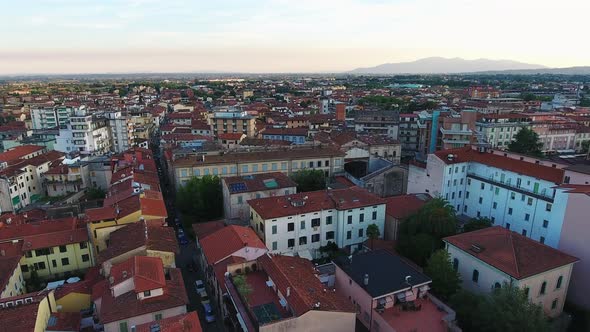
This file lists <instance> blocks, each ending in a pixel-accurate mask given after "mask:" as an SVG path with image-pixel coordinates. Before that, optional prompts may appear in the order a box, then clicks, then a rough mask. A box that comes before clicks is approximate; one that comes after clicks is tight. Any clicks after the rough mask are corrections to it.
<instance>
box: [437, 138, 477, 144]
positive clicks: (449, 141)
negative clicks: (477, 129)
mask: <svg viewBox="0 0 590 332" xmlns="http://www.w3.org/2000/svg"><path fill="white" fill-rule="evenodd" d="M442 141H443V143H445V144H470V143H471V141H469V140H468V139H445V138H443V140H442Z"/></svg>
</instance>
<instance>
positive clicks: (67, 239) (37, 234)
mask: <svg viewBox="0 0 590 332" xmlns="http://www.w3.org/2000/svg"><path fill="white" fill-rule="evenodd" d="M9 240H22V241H23V250H34V249H39V248H48V247H53V246H59V245H65V244H72V243H78V242H83V241H88V232H87V231H86V228H85V227H84V226H83V225H81V224H80V223H79V222H78V219H77V218H75V217H70V218H63V219H56V220H45V221H39V222H30V223H26V224H21V225H18V224H10V225H3V226H1V227H0V241H9Z"/></svg>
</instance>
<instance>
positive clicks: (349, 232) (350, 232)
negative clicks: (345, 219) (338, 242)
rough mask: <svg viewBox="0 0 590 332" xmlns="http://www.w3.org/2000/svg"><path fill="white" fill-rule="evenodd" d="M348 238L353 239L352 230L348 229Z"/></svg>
mask: <svg viewBox="0 0 590 332" xmlns="http://www.w3.org/2000/svg"><path fill="white" fill-rule="evenodd" d="M346 239H347V240H350V239H352V231H348V232H346Z"/></svg>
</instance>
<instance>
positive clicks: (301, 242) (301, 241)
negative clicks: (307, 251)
mask: <svg viewBox="0 0 590 332" xmlns="http://www.w3.org/2000/svg"><path fill="white" fill-rule="evenodd" d="M305 244H307V236H302V237H300V238H299V245H300V246H302V245H305Z"/></svg>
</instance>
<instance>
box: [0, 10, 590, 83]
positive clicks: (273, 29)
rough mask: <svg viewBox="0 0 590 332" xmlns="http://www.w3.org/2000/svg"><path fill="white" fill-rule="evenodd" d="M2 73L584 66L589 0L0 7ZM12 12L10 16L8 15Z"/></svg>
mask: <svg viewBox="0 0 590 332" xmlns="http://www.w3.org/2000/svg"><path fill="white" fill-rule="evenodd" d="M2 7H3V10H2V11H1V13H0V28H1V29H2V31H4V32H5V33H4V34H3V45H2V46H1V49H0V74H31V73H105V72H111V73H112V72H117V73H130V72H265V73H270V72H343V71H349V70H352V69H354V68H357V67H369V66H375V65H379V64H382V63H388V62H401V61H413V60H416V59H419V58H424V57H431V56H442V57H451V58H452V57H461V58H465V59H477V58H489V59H509V60H515V61H521V62H525V63H529V64H538V65H544V66H547V67H569V66H583V65H588V64H589V63H588V61H587V60H588V54H589V53H590V44H588V43H584V42H582V41H581V40H580V33H581V32H582V31H584V30H585V26H584V23H585V22H586V18H585V15H587V13H588V12H590V2H589V1H584V0H573V1H568V2H567V6H565V5H564V6H556V3H555V2H554V1H545V0H541V1H533V0H521V1H509V0H498V1H493V2H482V1H469V0H459V1H432V0H420V1H385V0H371V1H360V0H341V1H335V0H327V1H312V0H300V1H286V0H265V1H256V2H248V3H245V2H244V1H227V0H222V1H198V2H193V1H179V0H170V1H156V0H122V1H115V0H110V1H92V2H88V1H86V2H82V1H73V0H48V1H39V2H37V3H35V4H34V5H32V4H31V3H30V2H26V1H20V2H10V3H5V4H3V6H2ZM15 13H19V15H15Z"/></svg>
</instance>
